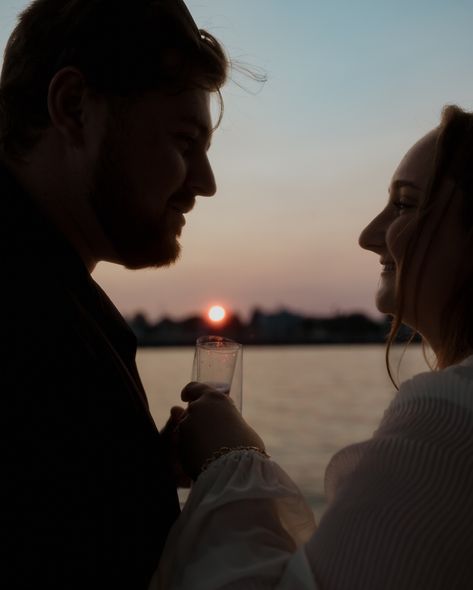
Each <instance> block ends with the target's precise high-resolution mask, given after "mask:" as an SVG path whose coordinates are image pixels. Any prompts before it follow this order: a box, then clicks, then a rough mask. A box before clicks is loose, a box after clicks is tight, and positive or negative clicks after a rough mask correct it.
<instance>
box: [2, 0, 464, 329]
mask: <svg viewBox="0 0 473 590" xmlns="http://www.w3.org/2000/svg"><path fill="white" fill-rule="evenodd" d="M25 5H26V3H25V2H20V1H18V0H8V2H5V1H3V2H2V5H1V7H0V23H1V25H0V41H1V43H2V46H3V45H4V44H5V42H6V39H7V36H8V34H9V32H10V30H11V28H12V23H13V16H14V15H15V14H16V13H17V12H18V11H19V10H20V9H21V8H22V7H24V6H25ZM188 6H189V8H190V10H191V12H192V13H193V15H194V17H195V19H196V21H197V23H198V24H199V26H201V27H204V28H207V29H208V30H209V31H210V32H211V33H213V34H214V35H215V36H216V37H218V38H219V39H220V40H221V41H222V42H223V43H224V45H225V46H226V48H227V50H228V52H229V54H230V56H231V57H232V58H234V59H235V60H237V61H240V62H243V63H246V64H248V65H249V67H250V68H253V69H255V70H257V71H260V70H262V71H264V72H265V73H266V74H267V77H268V81H267V82H266V83H265V84H264V85H263V86H261V85H258V84H256V83H254V82H252V81H251V80H250V79H247V78H245V77H244V76H241V75H238V74H235V75H234V77H235V82H233V83H232V82H230V83H229V85H228V86H227V87H226V89H225V91H224V99H225V117H224V120H223V122H222V125H221V127H220V129H219V130H218V131H217V133H216V135H215V138H214V142H213V146H212V150H211V153H210V157H211V161H212V163H213V165H214V170H215V174H216V177H217V182H218V185H219V191H218V193H217V196H216V197H214V198H212V199H200V200H199V201H198V204H197V206H196V208H195V209H194V211H193V212H192V213H191V214H190V215H189V216H188V220H187V221H188V222H187V226H186V228H185V233H184V235H183V239H182V244H183V256H182V260H181V261H179V262H178V264H177V265H176V266H175V267H172V268H170V269H162V270H158V271H155V270H145V271H134V272H132V271H125V270H123V269H120V268H119V267H115V266H112V265H108V264H101V265H99V267H98V269H97V270H96V271H95V273H94V276H95V278H96V280H97V281H98V282H99V283H100V284H101V285H102V286H103V287H104V288H105V290H106V291H107V292H108V293H109V295H110V296H111V298H112V299H113V300H114V302H115V303H116V304H117V306H118V307H119V309H120V310H121V311H122V312H124V313H126V314H130V313H132V312H134V311H136V310H139V309H142V310H145V311H146V312H147V313H148V315H149V316H150V317H151V318H154V317H158V316H160V315H162V314H164V313H166V314H169V315H172V316H176V317H182V316H183V315H186V314H188V313H195V312H197V313H198V312H201V311H203V310H204V309H205V308H206V307H207V305H209V304H210V303H213V302H222V303H223V304H224V305H227V306H228V307H229V308H231V309H233V310H234V311H238V312H241V313H247V312H248V311H249V310H250V309H251V308H252V307H253V306H254V305H258V306H261V307H263V308H266V309H268V310H270V309H275V308H278V307H281V306H286V307H289V308H291V309H294V310H299V311H303V312H305V313H313V314H327V313H332V312H334V311H336V310H342V311H350V310H363V311H366V312H368V313H371V314H374V313H375V309H374V305H373V293H374V291H375V289H376V285H377V282H378V276H379V268H380V267H379V264H378V260H377V257H376V256H375V255H373V254H370V253H367V252H363V251H362V250H360V249H359V248H358V246H357V237H358V234H359V232H360V230H361V229H362V228H363V227H364V225H366V223H367V222H368V221H369V220H370V219H371V218H372V217H373V216H374V215H375V213H376V212H377V211H378V210H379V209H380V208H381V207H382V206H383V203H384V202H385V200H386V198H387V187H388V184H389V180H390V176H391V174H392V172H393V171H394V169H395V167H396V165H397V163H398V162H399V160H400V158H401V157H402V155H403V153H404V152H405V151H406V150H407V149H408V148H409V147H410V145H411V144H412V143H413V142H414V141H415V140H416V139H417V138H419V137H420V136H421V135H423V134H424V133H425V132H427V131H428V130H429V129H431V128H432V127H434V126H435V125H436V124H437V123H438V120H439V115H440V111H441V108H442V106H443V105H444V104H447V103H457V104H459V105H460V106H462V107H464V108H467V109H473V75H472V66H471V64H472V62H473V59H472V58H473V35H472V34H471V25H472V23H473V1H472V0H469V1H467V0H450V1H449V2H448V3H447V2H445V1H443V2H441V1H439V0H429V1H426V0H423V1H419V0H417V1H416V0H411V1H410V2H408V1H406V0H400V1H399V0H398V1H396V2H393V1H389V2H388V1H384V0H378V1H373V0H371V1H366V0H364V1H363V0H359V1H357V2H354V1H353V0H339V1H331V2H329V1H324V2H319V1H315V0H312V1H310V0H292V1H290V0H189V1H188ZM241 86H244V88H241Z"/></svg>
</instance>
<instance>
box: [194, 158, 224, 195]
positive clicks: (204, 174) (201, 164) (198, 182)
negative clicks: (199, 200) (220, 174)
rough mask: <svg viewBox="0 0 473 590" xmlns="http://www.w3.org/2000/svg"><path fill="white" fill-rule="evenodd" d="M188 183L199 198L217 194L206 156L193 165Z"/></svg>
mask: <svg viewBox="0 0 473 590" xmlns="http://www.w3.org/2000/svg"><path fill="white" fill-rule="evenodd" d="M190 182H191V184H192V189H193V191H194V193H195V194H196V195H199V196H201V197H213V196H214V195H215V193H216V192H217V185H216V183H215V176H214V173H213V170H212V166H211V165H210V162H209V159H208V157H207V154H204V155H203V156H202V157H201V158H200V159H199V161H197V162H196V163H195V166H194V167H193V170H192V176H191V179H190Z"/></svg>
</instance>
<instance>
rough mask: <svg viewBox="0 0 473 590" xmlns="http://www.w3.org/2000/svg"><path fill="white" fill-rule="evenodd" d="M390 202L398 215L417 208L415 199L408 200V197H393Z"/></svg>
mask: <svg viewBox="0 0 473 590" xmlns="http://www.w3.org/2000/svg"><path fill="white" fill-rule="evenodd" d="M391 202H392V204H393V205H394V207H395V208H396V210H397V212H398V214H399V215H402V214H404V213H407V212H410V211H415V210H416V209H417V207H418V201H417V199H414V198H410V197H404V196H399V197H394V198H393V199H392V200H391Z"/></svg>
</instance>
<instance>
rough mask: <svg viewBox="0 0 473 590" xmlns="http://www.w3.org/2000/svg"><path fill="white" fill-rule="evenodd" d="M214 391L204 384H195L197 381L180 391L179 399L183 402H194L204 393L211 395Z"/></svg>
mask: <svg viewBox="0 0 473 590" xmlns="http://www.w3.org/2000/svg"><path fill="white" fill-rule="evenodd" d="M216 391H217V390H216V389H213V387H210V386H209V385H206V384H205V383H197V381H191V382H190V383H188V384H187V385H186V386H185V387H184V389H183V390H182V391H181V399H182V401H183V402H189V403H190V402H195V401H196V400H198V399H199V398H200V397H202V395H203V394H204V393H213V392H216Z"/></svg>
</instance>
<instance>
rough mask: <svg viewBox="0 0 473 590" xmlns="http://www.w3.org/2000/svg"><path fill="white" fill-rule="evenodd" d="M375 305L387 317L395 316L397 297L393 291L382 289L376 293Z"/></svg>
mask: <svg viewBox="0 0 473 590" xmlns="http://www.w3.org/2000/svg"><path fill="white" fill-rule="evenodd" d="M375 304H376V308H377V309H378V311H379V312H380V313H385V314H386V315H394V314H395V313H396V302H395V297H394V293H393V292H392V291H391V290H387V289H382V288H381V289H380V290H379V291H378V292H377V293H376V298H375Z"/></svg>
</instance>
